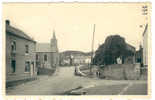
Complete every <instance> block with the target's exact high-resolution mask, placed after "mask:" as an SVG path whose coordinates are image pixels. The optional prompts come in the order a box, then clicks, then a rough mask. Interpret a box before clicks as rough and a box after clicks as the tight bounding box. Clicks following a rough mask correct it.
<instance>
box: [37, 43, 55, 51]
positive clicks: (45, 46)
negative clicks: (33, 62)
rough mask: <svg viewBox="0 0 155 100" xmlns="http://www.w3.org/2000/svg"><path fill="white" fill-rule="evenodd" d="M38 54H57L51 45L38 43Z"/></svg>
mask: <svg viewBox="0 0 155 100" xmlns="http://www.w3.org/2000/svg"><path fill="white" fill-rule="evenodd" d="M36 52H57V51H56V50H55V49H53V48H52V47H51V44H50V43H37V44H36Z"/></svg>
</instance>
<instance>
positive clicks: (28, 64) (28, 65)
mask: <svg viewBox="0 0 155 100" xmlns="http://www.w3.org/2000/svg"><path fill="white" fill-rule="evenodd" d="M25 72H30V62H29V61H26V62H25Z"/></svg>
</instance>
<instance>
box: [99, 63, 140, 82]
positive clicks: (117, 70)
mask: <svg viewBox="0 0 155 100" xmlns="http://www.w3.org/2000/svg"><path fill="white" fill-rule="evenodd" d="M103 76H104V77H105V78H106V79H116V80H123V79H125V80H136V79H139V78H140V64H138V63H137V64H114V65H108V66H105V68H104V70H103V72H102V77H103Z"/></svg>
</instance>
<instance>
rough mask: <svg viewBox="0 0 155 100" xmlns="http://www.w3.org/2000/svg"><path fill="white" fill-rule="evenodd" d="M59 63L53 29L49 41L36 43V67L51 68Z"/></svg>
mask: <svg viewBox="0 0 155 100" xmlns="http://www.w3.org/2000/svg"><path fill="white" fill-rule="evenodd" d="M58 65H59V50H58V47H57V39H56V36H55V31H53V37H52V38H51V41H50V43H37V44H36V66H37V68H45V69H52V68H55V67H56V66H58Z"/></svg>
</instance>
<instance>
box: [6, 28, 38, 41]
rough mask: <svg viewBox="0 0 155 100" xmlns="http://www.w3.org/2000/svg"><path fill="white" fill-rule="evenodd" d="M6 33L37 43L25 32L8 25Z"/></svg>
mask: <svg viewBox="0 0 155 100" xmlns="http://www.w3.org/2000/svg"><path fill="white" fill-rule="evenodd" d="M6 33H9V34H12V35H15V36H17V37H20V38H24V39H26V40H29V41H33V42H36V41H34V40H33V39H32V38H31V37H30V36H28V35H27V34H25V33H24V32H23V31H21V30H19V29H17V28H15V27H12V26H10V25H6Z"/></svg>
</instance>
